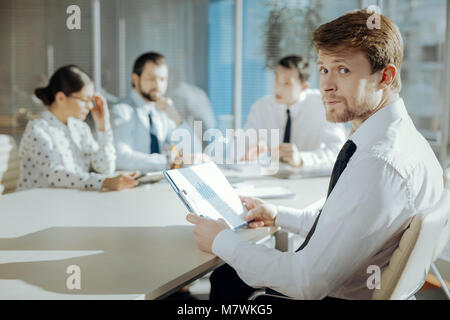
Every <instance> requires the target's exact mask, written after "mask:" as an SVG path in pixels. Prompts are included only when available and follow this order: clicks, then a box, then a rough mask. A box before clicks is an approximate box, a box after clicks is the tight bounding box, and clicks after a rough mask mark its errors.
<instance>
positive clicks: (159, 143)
mask: <svg viewBox="0 0 450 320" xmlns="http://www.w3.org/2000/svg"><path fill="white" fill-rule="evenodd" d="M167 84H168V67H167V63H166V60H165V57H164V56H163V55H161V54H159V53H156V52H148V53H144V54H142V55H141V56H140V57H138V58H137V59H136V61H135V63H134V67H133V74H132V85H133V88H134V90H132V91H131V94H130V95H129V96H128V97H127V98H125V99H124V100H122V101H120V102H119V103H118V104H117V105H115V106H114V107H113V108H112V111H111V114H112V118H113V119H112V124H113V131H114V141H115V145H116V150H117V169H119V170H140V171H143V172H148V171H158V170H164V169H166V168H168V166H169V163H168V159H167V156H166V154H165V150H164V148H165V144H174V143H184V144H183V145H184V146H188V147H189V146H190V147H191V150H183V152H184V153H185V154H186V153H187V154H190V153H192V147H193V145H194V143H199V142H198V141H197V139H196V138H195V136H194V134H193V133H192V130H191V128H190V126H189V125H187V124H186V123H185V122H183V121H182V119H181V117H180V115H179V113H178V111H177V109H176V108H175V106H174V104H173V102H172V100H171V99H170V98H167V97H165V96H164V95H165V93H166V90H167ZM180 138H186V139H189V140H190V141H180V140H181V139H180Z"/></svg>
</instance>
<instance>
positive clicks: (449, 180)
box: [431, 167, 450, 300]
mask: <svg viewBox="0 0 450 320" xmlns="http://www.w3.org/2000/svg"><path fill="white" fill-rule="evenodd" d="M444 187H445V188H447V189H448V190H450V167H448V168H447V169H446V170H444ZM449 238H450V223H447V226H446V227H445V229H444V231H443V232H442V234H441V237H440V239H439V243H438V246H437V248H436V251H435V255H434V257H433V263H432V264H431V269H432V270H433V272H434V274H435V275H436V278H437V280H438V281H439V283H440V284H441V289H442V291H444V293H445V295H446V296H447V299H448V300H450V291H449V288H448V286H447V283H446V282H445V280H444V279H443V278H442V276H441V274H440V273H439V270H438V268H437V267H436V264H435V263H434V261H436V260H437V259H438V258H439V256H440V255H441V254H442V252H443V251H444V249H445V247H447V246H450V243H449V240H450V239H449Z"/></svg>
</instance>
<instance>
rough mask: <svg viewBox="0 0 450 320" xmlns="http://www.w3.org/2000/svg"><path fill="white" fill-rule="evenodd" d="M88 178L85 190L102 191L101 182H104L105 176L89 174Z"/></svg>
mask: <svg viewBox="0 0 450 320" xmlns="http://www.w3.org/2000/svg"><path fill="white" fill-rule="evenodd" d="M89 175H90V177H89V179H88V180H87V181H86V184H85V186H84V187H85V189H94V190H102V186H103V181H105V179H106V176H104V175H102V174H97V173H90V174H89Z"/></svg>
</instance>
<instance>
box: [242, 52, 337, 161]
mask: <svg viewBox="0 0 450 320" xmlns="http://www.w3.org/2000/svg"><path fill="white" fill-rule="evenodd" d="M309 74H310V72H309V70H308V63H307V62H305V61H303V59H302V57H300V56H295V55H293V56H288V57H284V58H282V59H281V60H280V61H279V63H278V66H277V68H276V70H275V82H274V93H273V94H271V95H268V96H265V97H263V98H261V99H259V100H258V101H256V102H255V104H254V105H253V106H252V108H251V110H250V113H249V115H248V118H247V123H246V124H245V129H246V130H248V129H252V128H253V129H257V130H259V129H267V130H270V129H279V130H280V140H279V141H271V145H268V143H269V142H268V141H258V142H253V143H252V142H250V147H249V148H248V150H247V152H246V156H245V159H246V160H255V159H256V158H257V157H258V156H260V155H261V154H263V153H266V152H272V153H274V149H278V150H277V151H278V152H279V157H280V160H281V161H284V162H287V163H289V164H290V165H292V166H294V167H304V168H308V167H309V168H310V167H315V168H317V167H318V168H332V167H333V163H334V161H335V160H336V156H337V154H338V152H339V150H340V148H341V147H342V145H343V144H344V142H345V131H344V127H343V125H342V124H335V123H330V122H327V121H326V118H325V109H324V108H323V104H322V101H321V97H320V91H319V90H317V89H316V90H314V89H310V88H309V84H308V79H309Z"/></svg>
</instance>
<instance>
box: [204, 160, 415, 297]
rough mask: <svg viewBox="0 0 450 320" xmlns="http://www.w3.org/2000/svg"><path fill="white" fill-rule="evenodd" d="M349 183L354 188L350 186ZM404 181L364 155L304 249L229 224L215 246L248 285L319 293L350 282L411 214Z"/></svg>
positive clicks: (333, 196)
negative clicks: (247, 236) (268, 243)
mask: <svg viewBox="0 0 450 320" xmlns="http://www.w3.org/2000/svg"><path fill="white" fill-rule="evenodd" d="M349 165H350V164H349ZM350 184H352V188H351V190H357V191H356V192H352V193H350V192H348V190H349V185H350ZM355 184H358V185H355ZM405 187H406V186H405V185H404V181H403V179H402V178H401V177H400V176H399V175H398V173H397V172H396V171H395V170H394V169H393V168H391V167H389V166H388V165H386V163H385V162H383V161H381V160H378V159H365V160H363V161H360V162H359V163H357V164H354V166H353V168H352V170H348V171H347V170H346V171H344V173H343V174H342V175H341V177H340V180H339V183H338V184H337V185H336V186H335V189H334V190H333V192H332V193H331V195H330V197H329V198H328V200H327V202H326V204H325V206H324V208H323V211H322V214H321V217H320V219H319V223H318V224H317V227H316V231H315V233H314V236H313V237H312V238H311V240H310V242H309V244H308V245H307V246H306V247H305V248H304V249H303V250H302V251H299V252H296V253H293V252H280V251H277V250H274V249H269V248H267V247H264V246H260V245H255V244H252V243H250V242H248V241H245V240H243V239H241V238H240V237H239V235H237V234H235V233H234V232H232V231H229V230H227V231H222V232H221V233H219V235H218V236H217V237H216V239H215V240H214V243H213V252H214V253H215V254H216V255H217V256H219V257H220V258H221V259H223V260H224V261H225V262H227V263H228V264H229V265H231V266H232V267H233V268H234V269H235V270H236V271H237V273H238V275H239V276H240V277H241V279H242V280H243V281H244V282H246V283H247V284H248V285H250V286H253V287H270V288H271V289H273V290H276V291H278V292H280V293H283V294H285V295H288V296H290V297H294V298H297V299H321V298H323V297H325V296H327V295H329V294H330V293H332V292H333V291H335V290H336V289H337V288H339V286H341V285H342V284H344V283H345V282H348V280H349V279H350V278H351V276H352V274H353V273H354V272H355V271H356V270H357V268H358V267H360V266H361V265H362V264H364V263H365V262H366V261H367V260H368V258H369V257H370V256H371V255H373V254H375V253H376V252H377V250H379V248H380V247H381V246H382V245H383V241H385V239H388V238H389V237H391V236H392V235H393V234H394V233H395V232H396V231H397V230H398V229H400V228H401V227H402V223H403V221H404V220H405V219H406V218H407V217H405V216H404V214H403V213H404V212H411V208H410V203H409V200H408V199H407V197H406V196H405V192H404V190H405ZM394 203H395V204H396V205H393V204H394ZM405 206H406V207H407V208H405ZM407 209H409V210H407ZM298 222H300V219H298ZM310 222H311V220H309V223H308V225H309V224H311V223H310ZM286 223H289V224H290V223H292V222H286ZM283 224H284V223H283ZM361 226H367V228H361ZM299 229H300V230H301V229H305V228H301V227H299ZM302 231H303V232H301V233H303V234H305V232H304V231H305V230H302Z"/></svg>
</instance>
